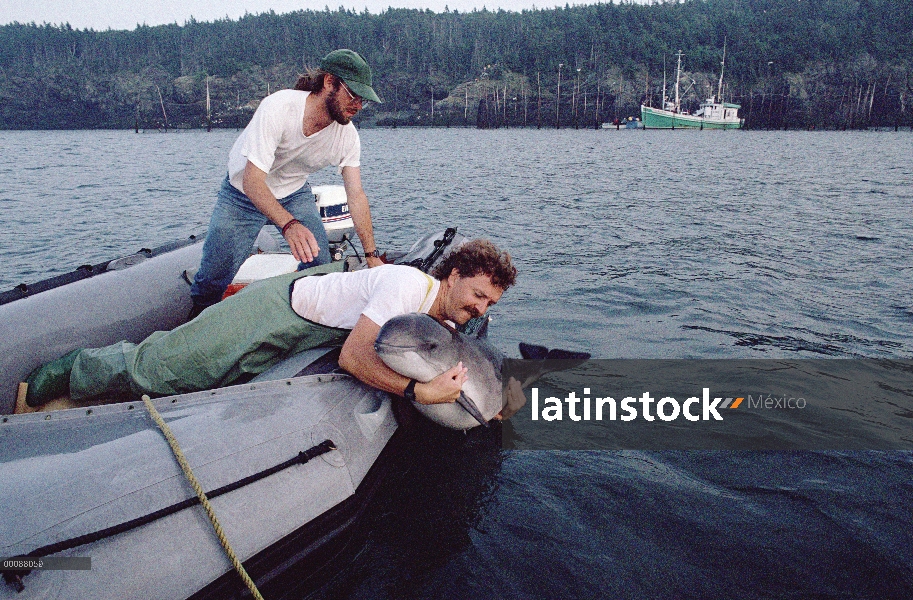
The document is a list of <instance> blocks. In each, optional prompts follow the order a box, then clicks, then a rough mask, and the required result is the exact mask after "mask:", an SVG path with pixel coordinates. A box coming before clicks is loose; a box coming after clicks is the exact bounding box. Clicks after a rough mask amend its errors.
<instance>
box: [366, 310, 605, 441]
mask: <svg viewBox="0 0 913 600" xmlns="http://www.w3.org/2000/svg"><path fill="white" fill-rule="evenodd" d="M374 350H375V351H376V352H377V354H378V356H380V358H381V360H382V361H384V364H386V365H387V366H388V367H390V368H391V369H393V370H394V371H396V372H397V373H399V374H401V375H404V376H406V377H409V378H411V379H416V380H417V381H420V382H423V383H426V382H428V381H431V380H432V379H434V378H435V377H437V376H438V375H440V374H441V373H443V372H444V371H446V370H448V369H450V368H452V367H453V366H455V365H456V364H457V363H458V362H462V363H463V366H464V367H466V368H467V369H468V372H467V376H468V377H469V379H468V380H467V381H466V383H464V384H463V391H462V392H461V393H460V397H459V398H458V399H457V401H456V402H455V403H444V404H419V403H418V402H413V404H414V405H415V407H416V408H417V409H418V410H419V412H421V413H422V414H423V415H425V416H426V417H427V418H429V419H431V420H432V421H434V422H435V423H438V424H439V425H443V426H445V427H450V428H452V429H471V428H473V427H475V426H476V425H479V424H481V425H485V426H487V425H488V421H490V420H491V419H493V418H494V417H495V415H497V414H498V413H500V412H502V409H503V410H504V415H503V416H504V417H509V416H511V415H513V414H514V413H515V412H516V411H517V410H519V409H520V406H522V403H521V404H520V405H519V406H512V405H507V406H505V404H504V394H503V391H502V383H501V366H502V363H503V360H504V355H503V354H502V353H501V352H500V351H499V350H498V349H497V348H495V347H494V346H492V345H491V344H489V343H488V342H486V341H485V340H484V339H481V338H479V337H475V336H470V335H466V334H464V333H460V332H459V331H456V330H455V329H452V328H450V327H447V326H446V325H443V324H441V323H439V322H438V321H436V320H435V319H434V318H432V317H429V316H428V315H425V314H419V313H410V314H406V315H400V316H398V317H394V318H392V319H390V320H389V321H387V322H386V323H385V324H384V326H383V327H381V330H380V333H379V334H378V336H377V340H375V342H374ZM520 352H521V355H522V356H523V358H524V359H535V360H537V363H539V364H542V365H543V366H544V363H543V362H542V361H544V360H545V359H556V358H561V359H573V360H576V361H578V363H579V362H582V361H583V360H585V359H587V358H589V354H586V353H582V352H569V351H565V350H548V349H547V348H544V347H542V346H533V345H530V344H520ZM563 362H565V363H568V361H567V360H565V361H563ZM552 364H555V363H552ZM568 366H570V364H565V365H564V366H563V367H562V368H567V367H568ZM532 370H533V371H536V373H525V374H524V376H523V377H522V379H523V381H522V382H521V384H522V385H524V386H525V385H528V384H529V383H530V382H531V381H533V380H535V379H537V378H538V376H539V375H541V374H542V373H543V372H545V371H547V370H554V367H552V368H548V369H544V370H543V369H542V368H538V367H536V366H533V367H532Z"/></svg>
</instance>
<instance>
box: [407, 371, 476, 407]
mask: <svg viewBox="0 0 913 600" xmlns="http://www.w3.org/2000/svg"><path fill="white" fill-rule="evenodd" d="M467 371H469V369H467V368H466V367H464V366H463V363H462V362H460V363H457V365H456V366H455V367H453V368H451V369H449V370H447V371H444V372H443V373H441V374H440V375H438V376H437V377H435V378H434V379H432V380H431V381H429V382H428V383H417V384H416V385H415V399H416V401H418V403H419V404H444V403H446V402H456V399H457V398H459V397H460V391H461V390H462V389H463V384H464V383H466V381H467V380H468V379H469V376H468V375H466V372H467Z"/></svg>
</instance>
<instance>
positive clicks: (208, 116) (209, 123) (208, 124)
mask: <svg viewBox="0 0 913 600" xmlns="http://www.w3.org/2000/svg"><path fill="white" fill-rule="evenodd" d="M206 131H212V110H211V108H210V105H209V75H207V76H206Z"/></svg>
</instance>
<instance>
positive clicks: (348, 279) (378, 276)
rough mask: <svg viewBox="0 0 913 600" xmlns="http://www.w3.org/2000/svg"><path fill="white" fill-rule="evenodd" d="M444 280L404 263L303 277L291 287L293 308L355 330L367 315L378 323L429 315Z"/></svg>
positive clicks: (322, 321)
mask: <svg viewBox="0 0 913 600" xmlns="http://www.w3.org/2000/svg"><path fill="white" fill-rule="evenodd" d="M440 288H441V282H440V281H438V280H437V279H435V278H434V277H431V276H430V275H426V274H425V273H422V272H421V271H419V270H418V269H416V268H415V267H407V266H405V265H382V266H380V267H375V268H373V269H362V270H361V271H353V272H350V273H329V274H327V275H316V276H311V277H302V278H301V279H299V280H298V281H296V282H295V284H294V286H293V287H292V310H294V311H295V312H296V313H297V314H298V315H300V316H302V317H304V318H305V319H307V320H308V321H313V322H315V323H320V324H321V325H326V326H327V327H339V328H341V329H354V328H355V324H356V323H357V322H358V318H359V317H360V316H361V315H364V316H366V317H368V318H369V319H371V320H372V321H373V322H374V323H376V324H377V325H379V326H383V324H384V323H386V322H387V321H388V320H390V319H392V318H393V317H397V316H399V315H404V314H407V313H424V314H428V311H429V310H431V305H432V304H434V300H435V298H437V294H438V291H439V290H440Z"/></svg>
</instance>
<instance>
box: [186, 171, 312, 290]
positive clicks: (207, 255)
mask: <svg viewBox="0 0 913 600" xmlns="http://www.w3.org/2000/svg"><path fill="white" fill-rule="evenodd" d="M279 204H281V205H282V206H283V207H284V208H285V210H287V211H289V212H290V213H292V215H294V217H295V218H296V219H298V220H299V221H301V224H302V225H304V226H305V227H307V228H308V229H310V230H311V233H313V234H314V237H315V238H317V244H318V245H319V246H320V253H319V254H318V255H317V256H316V257H315V258H314V260H313V261H311V262H309V263H305V264H302V265H299V270H301V269H305V268H308V267H315V266H317V265H323V264H326V263H328V262H330V244H329V241H328V240H327V233H326V230H325V229H324V228H323V221H321V219H320V213H319V212H318V210H317V204H316V203H315V202H314V195H313V194H312V193H311V186H310V185H308V184H307V183H305V184H304V187H302V188H301V189H300V190H298V191H297V192H294V193H292V194H290V195H289V196H286V197H285V198H282V199H281V200H279ZM267 222H268V221H267V218H266V216H265V215H264V214H263V213H261V212H260V211H259V210H258V209H257V207H256V206H254V204H253V202H251V201H250V198H248V197H247V196H245V195H244V194H243V193H242V192H240V191H238V190H237V189H236V188H235V187H234V186H233V185H232V184H231V183H229V181H228V177H226V178H225V179H224V180H223V181H222V187H221V189H220V190H219V196H218V200H216V206H215V208H214V209H213V211H212V218H211V219H210V221H209V231H208V232H207V233H206V241H205V242H203V258H202V259H201V260H200V269H199V270H198V271H197V274H196V275H195V276H194V278H193V286H192V287H191V288H190V296H191V297H192V298H193V303H194V305H196V306H200V307H205V306H211V305H213V304H215V303H216V302H218V301H219V300H221V299H222V294H224V293H225V288H227V287H228V284H230V283H231V280H232V279H233V278H234V276H235V275H236V274H237V272H238V269H240V268H241V265H242V264H243V263H244V261H245V260H247V258H248V257H249V256H250V254H251V249H252V248H253V245H254V241H256V239H257V234H258V233H259V232H260V229H261V228H262V227H263V226H264V225H266V224H267Z"/></svg>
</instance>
